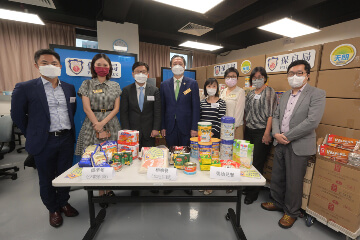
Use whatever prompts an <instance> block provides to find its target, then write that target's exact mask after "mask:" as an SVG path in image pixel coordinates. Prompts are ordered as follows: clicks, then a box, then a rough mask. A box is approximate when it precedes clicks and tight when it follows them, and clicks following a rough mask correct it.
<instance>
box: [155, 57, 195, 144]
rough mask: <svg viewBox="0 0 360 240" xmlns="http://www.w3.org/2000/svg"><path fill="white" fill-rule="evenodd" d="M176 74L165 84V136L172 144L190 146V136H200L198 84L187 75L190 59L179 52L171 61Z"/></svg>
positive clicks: (163, 93)
mask: <svg viewBox="0 0 360 240" xmlns="http://www.w3.org/2000/svg"><path fill="white" fill-rule="evenodd" d="M170 65H171V70H172V72H173V73H174V77H173V78H170V79H167V80H165V81H164V82H162V83H161V87H160V96H161V118H162V119H161V129H162V130H161V135H162V136H163V137H165V138H166V143H167V145H168V147H172V146H189V145H190V138H191V137H196V136H197V128H198V127H197V126H198V122H199V119H200V97H199V86H198V83H197V82H196V81H195V80H194V79H191V78H188V77H184V70H185V66H186V61H185V59H184V57H182V56H179V55H175V56H173V57H172V58H171V61H170Z"/></svg>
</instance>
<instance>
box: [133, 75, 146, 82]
mask: <svg viewBox="0 0 360 240" xmlns="http://www.w3.org/2000/svg"><path fill="white" fill-rule="evenodd" d="M147 78H148V77H147V75H145V74H143V73H138V74H135V80H136V81H137V82H138V83H146V81H147Z"/></svg>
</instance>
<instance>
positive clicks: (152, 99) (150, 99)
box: [147, 96, 155, 101]
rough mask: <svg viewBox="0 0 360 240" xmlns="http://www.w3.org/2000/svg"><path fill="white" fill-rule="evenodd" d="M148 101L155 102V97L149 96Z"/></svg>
mask: <svg viewBox="0 0 360 240" xmlns="http://www.w3.org/2000/svg"><path fill="white" fill-rule="evenodd" d="M147 100H148V101H155V96H147Z"/></svg>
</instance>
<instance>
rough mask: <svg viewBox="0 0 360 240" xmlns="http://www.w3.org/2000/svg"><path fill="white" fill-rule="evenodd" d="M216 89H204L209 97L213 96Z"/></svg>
mask: <svg viewBox="0 0 360 240" xmlns="http://www.w3.org/2000/svg"><path fill="white" fill-rule="evenodd" d="M216 91H217V89H216V88H206V92H207V94H208V95H209V96H215V94H216Z"/></svg>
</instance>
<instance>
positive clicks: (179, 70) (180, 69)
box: [171, 65, 185, 75]
mask: <svg viewBox="0 0 360 240" xmlns="http://www.w3.org/2000/svg"><path fill="white" fill-rule="evenodd" d="M171 70H172V72H173V74H174V75H182V74H183V73H184V71H185V69H184V68H183V67H182V66H180V65H175V66H173V67H172V69H171Z"/></svg>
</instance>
